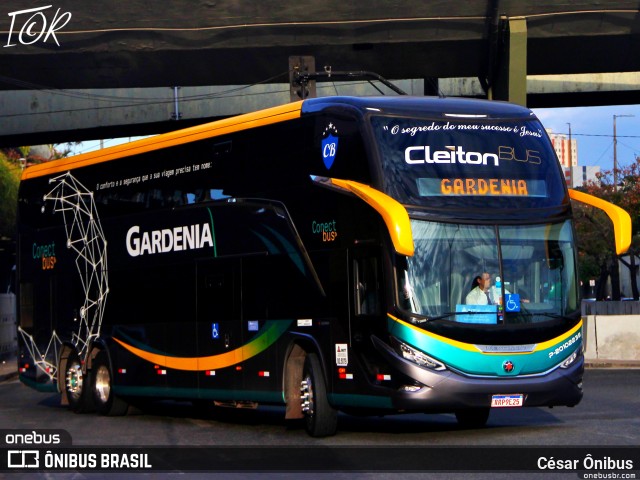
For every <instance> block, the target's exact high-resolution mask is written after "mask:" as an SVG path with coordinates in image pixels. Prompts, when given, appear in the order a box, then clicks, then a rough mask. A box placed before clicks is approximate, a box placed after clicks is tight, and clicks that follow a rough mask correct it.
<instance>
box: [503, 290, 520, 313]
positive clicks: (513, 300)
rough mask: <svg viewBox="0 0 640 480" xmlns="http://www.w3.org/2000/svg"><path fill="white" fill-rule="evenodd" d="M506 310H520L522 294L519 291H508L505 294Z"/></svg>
mask: <svg viewBox="0 0 640 480" xmlns="http://www.w3.org/2000/svg"><path fill="white" fill-rule="evenodd" d="M504 310H505V312H519V311H520V295H519V294H517V293H507V294H506V295H505V305H504Z"/></svg>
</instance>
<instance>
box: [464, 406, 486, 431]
mask: <svg viewBox="0 0 640 480" xmlns="http://www.w3.org/2000/svg"><path fill="white" fill-rule="evenodd" d="M490 412H491V409H490V408H488V407H486V408H467V409H464V410H457V411H456V420H458V425H460V426H461V427H466V428H480V427H484V426H485V425H486V424H487V420H489V413H490Z"/></svg>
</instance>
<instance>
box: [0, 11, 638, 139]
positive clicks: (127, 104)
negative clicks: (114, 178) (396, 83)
mask: <svg viewBox="0 0 640 480" xmlns="http://www.w3.org/2000/svg"><path fill="white" fill-rule="evenodd" d="M7 3H8V2H5V5H4V6H2V7H0V43H1V44H2V49H1V50H0V145H20V144H21V145H25V144H37V143H54V142H55V143H57V142H63V141H71V140H82V139H88V138H100V137H105V138H107V137H113V136H131V135H139V134H145V133H155V132H161V131H166V130H171V129H176V128H180V127H182V126H187V125H189V124H193V123H200V122H202V121H205V120H207V119H210V118H217V117H220V116H227V115H231V114H236V113H241V112H244V111H249V110H255V109H256V108H261V107H264V106H269V105H275V104H279V103H283V102H286V101H289V99H290V89H289V74H290V69H291V67H292V66H293V65H295V64H296V62H295V60H294V61H293V63H291V61H290V57H297V56H302V55H304V56H312V57H313V58H314V59H315V65H316V69H318V70H322V69H323V68H324V67H325V66H331V68H332V69H333V70H341V71H354V70H355V71H361V70H369V71H374V72H376V73H378V74H380V75H382V76H383V77H386V78H388V79H390V80H399V79H409V80H406V81H404V82H403V83H402V88H403V89H405V90H408V91H410V93H414V94H418V95H422V94H438V93H439V92H442V93H446V94H451V95H456V94H460V95H472V96H483V97H488V98H494V99H504V100H510V101H515V102H517V103H521V104H528V105H529V106H532V107H535V106H566V105H596V104H624V103H640V81H639V78H638V77H639V74H638V72H640V55H639V54H638V52H639V51H640V7H639V4H638V1H637V0H633V1H632V0H576V1H572V2H566V1H560V0H483V1H480V0H477V1H476V0H474V1H464V0H432V1H429V2H424V1H415V0H410V1H409V0H408V1H396V0H393V1H389V0H367V1H363V0H353V1H351V2H344V1H339V0H326V1H324V2H315V3H311V2H300V1H297V2H294V1H291V0H282V1H279V2H271V1H260V2H242V1H240V0H175V1H172V2H170V3H169V2H166V3H158V2H152V3H150V2H148V1H145V0H130V1H129V2H100V4H95V3H91V2H78V1H73V0H58V1H56V2H43V3H42V4H41V5H34V2H32V1H31V0H12V1H11V2H10V3H8V4H7ZM302 68H304V65H302ZM585 74H589V75H590V76H588V77H585V76H584V75H585ZM571 75H577V76H573V77H571ZM550 76H552V77H550ZM558 76H560V77H558ZM452 79H453V80H452ZM353 83H354V82H348V84H344V83H338V82H334V81H329V82H328V83H325V84H322V85H320V84H318V85H317V89H318V93H319V94H335V93H339V94H347V93H353V90H351V89H354V88H357V89H358V90H357V91H356V93H367V92H366V91H365V90H363V88H367V87H366V86H362V85H353ZM589 83H591V84H592V86H585V85H587V84H589ZM178 87H179V88H178Z"/></svg>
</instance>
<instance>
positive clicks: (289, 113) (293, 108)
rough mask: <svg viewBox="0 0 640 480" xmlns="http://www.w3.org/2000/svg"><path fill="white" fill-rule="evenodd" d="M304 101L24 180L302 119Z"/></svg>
mask: <svg viewBox="0 0 640 480" xmlns="http://www.w3.org/2000/svg"><path fill="white" fill-rule="evenodd" d="M301 108H302V101H300V102H295V103H289V104H287V105H282V106H278V107H273V108H268V109H265V110H260V111H257V112H252V113H247V114H244V115H238V116H235V117H231V118H226V119H224V120H218V121H216V122H209V123H205V124H203V125H197V126H195V127H190V128H185V129H182V130H176V131H175V132H170V133H164V134H161V135H156V136H153V137H149V138H144V139H142V140H138V141H135V142H130V143H126V144H123V145H116V146H114V147H110V148H105V149H102V150H97V151H95V152H89V153H84V154H82V155H76V156H74V157H69V158H62V159H60V160H55V161H53V162H46V163H41V164H39V165H34V166H31V167H28V168H26V169H25V171H24V172H23V174H22V180H26V179H29V178H35V177H41V176H44V175H52V174H55V173H60V172H66V171H68V170H73V169H75V168H80V167H86V166H89V165H95V164H97V163H102V162H108V161H110V160H117V159H119V158H125V157H130V156H133V155H139V154H141V153H146V152H151V151H153V150H160V149H163V148H168V147H173V146H176V145H182V144H185V143H190V142H195V141H198V140H204V139H207V138H213V137H218V136H220V135H225V134H228V133H234V132H238V131H241V130H247V129H250V128H255V127H261V126H264V125H271V124H274V123H279V122H284V121H287V120H293V119H296V118H299V117H300V111H301Z"/></svg>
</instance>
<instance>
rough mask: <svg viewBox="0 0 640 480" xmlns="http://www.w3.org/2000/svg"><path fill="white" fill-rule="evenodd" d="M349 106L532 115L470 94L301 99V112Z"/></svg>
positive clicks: (430, 112) (486, 115) (385, 110)
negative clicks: (466, 95) (454, 96)
mask: <svg viewBox="0 0 640 480" xmlns="http://www.w3.org/2000/svg"><path fill="white" fill-rule="evenodd" d="M340 105H342V106H349V107H352V108H356V109H359V110H362V111H363V112H364V111H367V112H371V113H375V112H380V113H389V114H393V113H403V114H407V113H413V112H415V113H419V114H420V115H428V116H435V117H442V118H446V117H448V116H451V117H455V116H458V117H471V118H473V117H483V118H490V119H491V118H495V119H499V118H503V119H504V118H518V119H528V118H535V115H534V114H533V112H532V111H531V110H529V109H528V108H526V107H522V106H520V105H515V104H513V103H507V102H501V101H495V100H493V101H489V100H481V99H473V98H459V97H458V98H448V97H412V96H400V97H398V96H394V97H322V98H312V99H308V100H305V101H304V104H303V106H302V114H303V115H304V114H307V113H314V112H317V111H320V110H324V109H326V108H328V107H331V106H340Z"/></svg>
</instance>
